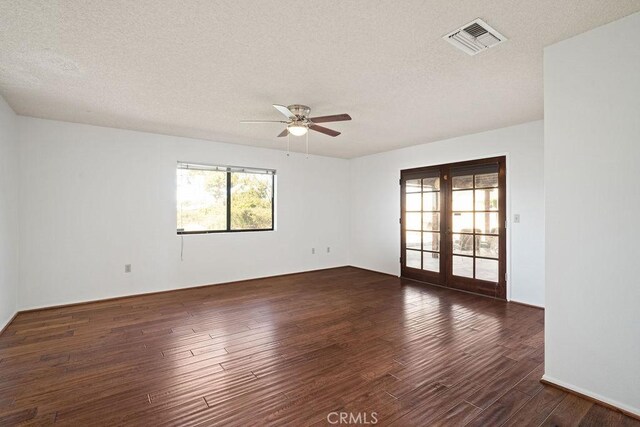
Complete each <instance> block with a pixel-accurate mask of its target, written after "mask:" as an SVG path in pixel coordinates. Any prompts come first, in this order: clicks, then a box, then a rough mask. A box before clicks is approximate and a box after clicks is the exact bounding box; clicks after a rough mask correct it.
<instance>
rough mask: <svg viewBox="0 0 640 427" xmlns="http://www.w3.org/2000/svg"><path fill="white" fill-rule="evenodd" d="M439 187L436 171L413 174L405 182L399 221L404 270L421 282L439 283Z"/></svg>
mask: <svg viewBox="0 0 640 427" xmlns="http://www.w3.org/2000/svg"><path fill="white" fill-rule="evenodd" d="M440 184H441V181H440V174H439V171H437V172H435V173H434V172H429V171H427V172H425V173H424V174H412V176H411V177H410V178H407V179H404V180H403V189H404V192H403V195H402V196H403V211H402V221H401V222H402V225H403V227H402V229H403V230H402V232H403V244H404V247H403V257H404V262H403V268H407V269H411V270H410V274H412V275H419V277H420V279H421V280H428V281H431V282H438V283H440V280H439V279H438V277H439V275H440V270H441V267H440V266H441V254H440V250H441V249H440V242H441V232H442V231H441V230H442V226H441V220H442V212H441V204H442V203H441V202H442V201H441V191H440ZM414 270H415V271H414ZM403 274H404V273H403ZM416 278H418V277H416Z"/></svg>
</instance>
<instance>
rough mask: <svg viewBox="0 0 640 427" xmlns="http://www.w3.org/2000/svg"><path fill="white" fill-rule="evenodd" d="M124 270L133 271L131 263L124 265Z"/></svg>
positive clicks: (126, 271)
mask: <svg viewBox="0 0 640 427" xmlns="http://www.w3.org/2000/svg"><path fill="white" fill-rule="evenodd" d="M124 272H125V273H131V264H125V265H124Z"/></svg>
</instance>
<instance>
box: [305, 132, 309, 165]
mask: <svg viewBox="0 0 640 427" xmlns="http://www.w3.org/2000/svg"><path fill="white" fill-rule="evenodd" d="M306 135H307V157H306V158H307V159H308V158H309V132H308V131H307V133H306Z"/></svg>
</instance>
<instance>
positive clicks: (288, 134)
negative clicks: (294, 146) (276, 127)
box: [287, 132, 291, 157]
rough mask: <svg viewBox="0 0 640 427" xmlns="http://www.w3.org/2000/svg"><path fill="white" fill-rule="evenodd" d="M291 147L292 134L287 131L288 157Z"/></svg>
mask: <svg viewBox="0 0 640 427" xmlns="http://www.w3.org/2000/svg"><path fill="white" fill-rule="evenodd" d="M290 148H291V134H290V133H288V132H287V157H289V151H290Z"/></svg>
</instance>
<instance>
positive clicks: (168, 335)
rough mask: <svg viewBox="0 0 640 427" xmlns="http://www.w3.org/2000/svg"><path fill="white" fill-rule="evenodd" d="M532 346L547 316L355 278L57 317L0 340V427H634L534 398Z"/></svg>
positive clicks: (293, 282) (206, 292)
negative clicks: (342, 419) (333, 421)
mask: <svg viewBox="0 0 640 427" xmlns="http://www.w3.org/2000/svg"><path fill="white" fill-rule="evenodd" d="M543 340H544V313H543V311H542V310H539V309H535V308H532V307H526V306H522V305H518V304H510V303H506V302H504V301H498V300H493V299H490V298H484V297H479V296H476V295H471V294H466V293H461V292H455V291H451V290H447V289H444V288H439V287H431V286H428V285H421V284H419V283H417V282H413V281H406V280H402V279H398V278H395V277H391V276H388V275H384V274H379V273H374V272H371V271H366V270H361V269H358V268H353V267H343V268H334V269H328V270H322V271H315V272H308V273H301V274H294V275H288V276H281V277H273V278H266V279H259V280H247V281H242V282H236V283H232V284H225V285H221V286H209V287H201V288H194V289H184V290H176V291H172V292H167V293H158V294H151V295H143V296H136V297H130V298H121V299H117V300H111V301H101V302H94V303H87V304H81V305H74V306H68V307H58V308H53V309H47V310H39V311H33V312H28V313H20V314H19V315H18V316H17V317H16V318H15V319H14V321H13V322H12V323H11V324H10V325H8V327H7V328H6V329H5V332H4V333H3V334H2V335H0V425H2V426H5V425H7V426H13V425H34V426H40V425H51V424H60V425H133V426H138V425H141V426H143V425H158V426H164V425H168V426H178V425H180V426H183V425H230V426H235V425H237V426H246V425H278V426H280V425H293V426H300V425H328V421H327V415H328V414H329V413H332V412H339V413H344V414H352V415H358V414H360V415H359V416H360V417H363V416H366V417H368V418H367V419H369V420H371V414H373V413H375V414H376V418H377V420H378V423H377V425H398V426H406V425H421V426H422V425H463V424H467V423H470V424H471V425H474V424H476V425H499V424H502V423H505V422H506V425H512V426H516V425H518V426H520V425H540V424H541V423H543V422H545V423H547V425H556V424H557V425H578V424H579V423H581V422H582V423H583V424H584V425H606V423H622V424H623V425H624V423H631V424H629V425H634V423H635V420H631V419H630V418H628V417H624V416H623V415H621V414H617V413H611V411H609V410H608V409H606V408H603V407H600V406H597V405H594V404H592V403H590V402H587V401H585V400H582V399H580V398H577V397H575V396H569V395H567V394H566V393H565V392H562V391H559V390H557V389H554V388H552V387H548V386H542V385H541V384H540V383H539V379H540V377H541V376H542V373H543V365H542V363H543V362H544V342H543ZM363 414H364V415H363ZM360 419H362V418H360ZM629 420H631V421H629Z"/></svg>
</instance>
